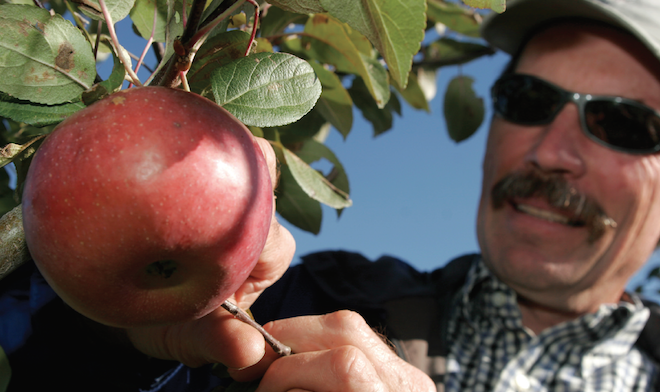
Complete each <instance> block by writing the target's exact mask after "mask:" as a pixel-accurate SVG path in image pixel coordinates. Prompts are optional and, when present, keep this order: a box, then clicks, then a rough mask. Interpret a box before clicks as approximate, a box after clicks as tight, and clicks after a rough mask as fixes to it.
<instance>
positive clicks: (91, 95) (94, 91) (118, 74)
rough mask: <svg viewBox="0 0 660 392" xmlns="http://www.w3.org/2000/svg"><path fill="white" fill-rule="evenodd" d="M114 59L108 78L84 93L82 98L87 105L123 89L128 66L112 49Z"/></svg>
mask: <svg viewBox="0 0 660 392" xmlns="http://www.w3.org/2000/svg"><path fill="white" fill-rule="evenodd" d="M112 61H113V65H112V72H111V73H110V76H109V77H108V78H107V79H106V80H104V81H102V82H99V83H96V84H94V86H92V88H91V89H89V90H87V91H85V92H84V93H83V94H82V100H83V102H84V103H85V105H90V104H92V103H94V102H96V101H98V100H101V99H103V98H105V97H107V96H108V95H110V94H112V93H114V92H116V91H118V90H119V89H121V86H122V85H123V83H124V77H125V76H126V68H125V67H124V65H123V64H122V63H121V60H119V57H117V55H116V54H115V52H114V51H112Z"/></svg>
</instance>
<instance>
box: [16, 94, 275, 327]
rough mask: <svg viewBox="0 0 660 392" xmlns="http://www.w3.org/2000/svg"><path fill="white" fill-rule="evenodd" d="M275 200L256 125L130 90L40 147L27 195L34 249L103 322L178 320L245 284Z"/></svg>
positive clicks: (42, 265)
mask: <svg viewBox="0 0 660 392" xmlns="http://www.w3.org/2000/svg"><path fill="white" fill-rule="evenodd" d="M272 208H273V199H272V188H271V183H270V177H269V174H268V168H267V165H266V161H265V159H264V156H263V154H262V153H261V150H260V149H259V146H258V144H257V143H256V141H255V139H254V138H253V137H252V135H251V134H250V132H249V130H248V129H247V128H246V127H245V126H244V125H243V124H241V123H240V122H239V121H238V120H237V119H236V118H235V117H234V116H232V115H231V114H229V113H228V112H227V111H226V110H224V109H222V108H221V107H219V106H218V105H216V104H215V103H213V102H211V101H209V100H208V99H206V98H203V97H201V96H199V95H195V94H192V93H187V92H184V91H181V90H174V89H168V88H164V87H141V88H132V89H129V90H123V91H121V92H118V93H116V94H113V95H112V96H110V97H108V98H106V99H104V100H102V101H99V102H97V103H95V104H93V105H91V106H89V107H88V108H86V109H84V110H81V111H80V112H77V113H76V114H74V115H72V116H71V117H69V118H68V119H66V120H65V121H64V122H62V123H61V124H60V125H59V126H58V127H57V128H56V129H55V130H54V131H53V133H52V134H51V135H49V136H48V138H47V139H46V140H45V141H44V143H43V145H42V146H41V148H40V149H39V150H38V152H37V154H36V155H35V157H34V160H33V161H32V164H31V166H30V169H29V172H28V176H27V180H26V183H25V189H24V193H23V224H24V227H25V236H26V240H27V244H28V248H29V250H30V253H31V255H32V257H33V259H34V261H35V262H36V265H37V266H38V268H39V270H40V271H41V273H42V274H43V275H44V277H45V278H46V280H47V281H48V283H49V284H50V285H51V286H52V287H53V289H54V290H55V291H56V292H57V294H58V295H59V296H60V297H61V298H62V299H63V300H64V301H65V302H66V303H68V304H69V305H70V306H71V307H73V308H74V309H76V310H77V311H78V312H80V313H82V314H83V315H85V316H87V317H89V318H91V319H93V320H96V321H98V322H101V323H103V324H107V325H111V326H118V327H133V326H147V325H161V324H167V323H175V322H180V321H185V320H190V319H194V318H198V317H201V316H203V315H205V314H208V313H209V312H211V311H212V310H214V309H216V308H217V307H218V306H220V305H221V304H222V302H223V301H224V300H225V299H227V297H229V296H230V295H231V294H232V293H234V292H235V291H236V290H237V288H238V287H239V286H240V285H241V284H242V283H243V282H244V281H245V279H246V278H247V277H248V275H249V274H250V272H251V271H252V269H253V268H254V265H255V264H256V262H257V259H258V257H259V254H260V253H261V251H262V249H263V246H264V244H265V240H266V236H267V234H268V229H269V225H270V220H271V216H272Z"/></svg>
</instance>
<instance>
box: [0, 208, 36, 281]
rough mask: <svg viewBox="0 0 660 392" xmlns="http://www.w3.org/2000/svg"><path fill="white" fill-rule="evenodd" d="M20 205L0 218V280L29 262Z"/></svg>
mask: <svg viewBox="0 0 660 392" xmlns="http://www.w3.org/2000/svg"><path fill="white" fill-rule="evenodd" d="M21 208H22V207H21V205H20V204H19V205H18V207H14V209H13V210H11V211H9V212H8V213H6V214H4V215H3V216H2V218H0V279H2V278H4V277H5V276H7V275H9V274H10V273H11V272H12V271H14V270H15V269H16V268H18V267H19V266H21V265H22V264H23V263H25V262H26V261H28V260H30V253H29V252H28V248H27V243H26V242H25V232H24V231H23V213H22V211H21Z"/></svg>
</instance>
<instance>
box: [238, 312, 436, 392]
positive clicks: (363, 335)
mask: <svg viewBox="0 0 660 392" xmlns="http://www.w3.org/2000/svg"><path fill="white" fill-rule="evenodd" d="M264 328H265V329H266V330H267V331H268V332H270V333H271V334H273V336H275V337H276V338H277V339H279V340H280V341H282V342H283V343H285V344H287V345H289V346H291V348H292V349H293V352H294V353H295V354H293V355H290V356H287V357H278V356H276V355H274V353H272V351H270V350H269V351H268V354H267V355H266V356H265V357H264V359H263V360H262V361H261V362H260V363H259V364H257V365H255V366H253V367H251V368H248V369H243V370H230V374H231V375H232V377H234V378H235V379H237V380H241V381H247V380H250V379H253V378H256V377H259V376H261V375H263V379H262V381H261V383H260V385H259V388H258V389H257V392H285V391H301V390H302V391H314V392H351V391H355V392H371V391H373V392H376V391H378V392H435V391H436V387H435V384H434V383H433V381H432V380H431V379H430V378H429V377H428V376H427V375H426V374H424V373H423V372H422V371H421V370H419V369H417V368H415V367H413V366H412V365H410V364H408V363H406V362H405V361H403V360H402V359H401V358H399V357H398V356H397V355H396V354H395V353H394V352H393V351H392V349H391V347H390V346H388V345H387V344H386V343H385V342H384V341H383V339H382V338H381V337H380V336H379V335H377V334H376V333H375V332H374V331H373V330H372V329H371V328H370V327H369V326H368V325H367V323H366V322H365V321H364V319H363V318H362V317H361V316H360V315H358V314H357V313H354V312H350V311H339V312H335V313H331V314H327V315H323V316H304V317H296V318H291V319H286V320H278V321H274V322H271V323H268V324H266V325H265V326H264Z"/></svg>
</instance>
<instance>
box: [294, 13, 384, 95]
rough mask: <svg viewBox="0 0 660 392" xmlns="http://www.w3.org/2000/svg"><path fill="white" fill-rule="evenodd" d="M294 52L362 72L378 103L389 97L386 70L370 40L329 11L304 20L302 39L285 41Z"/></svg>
mask: <svg viewBox="0 0 660 392" xmlns="http://www.w3.org/2000/svg"><path fill="white" fill-rule="evenodd" d="M286 44H287V45H290V46H289V48H291V49H293V50H294V51H295V52H301V53H303V55H304V56H305V57H308V58H314V59H316V60H317V61H319V62H320V63H322V64H331V65H333V66H335V67H336V68H337V70H338V71H340V72H347V73H352V74H355V75H359V76H361V77H362V78H363V79H364V80H365V84H366V86H367V88H368V90H369V92H370V93H371V95H372V96H373V98H374V100H375V101H376V103H377V104H378V106H379V107H381V108H382V107H384V106H385V104H386V103H387V101H388V100H389V99H390V90H389V80H388V76H387V71H386V70H385V68H384V67H383V65H382V64H381V63H380V62H379V61H378V59H376V57H375V53H374V51H373V48H372V46H371V44H370V43H369V40H367V39H366V37H364V36H363V35H362V34H360V33H359V32H358V31H356V30H353V29H352V28H350V27H349V26H348V25H346V24H344V23H341V22H340V21H338V20H337V19H334V18H332V17H330V16H328V15H314V16H313V17H312V18H310V19H309V20H308V21H307V23H306V24H305V35H304V36H303V37H302V39H292V40H289V41H287V42H286Z"/></svg>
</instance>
